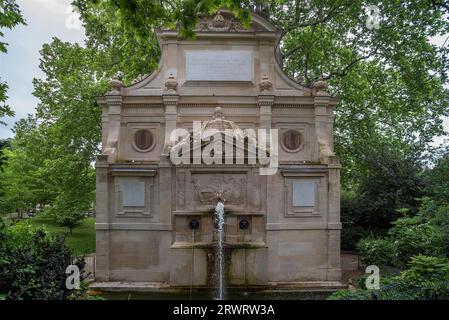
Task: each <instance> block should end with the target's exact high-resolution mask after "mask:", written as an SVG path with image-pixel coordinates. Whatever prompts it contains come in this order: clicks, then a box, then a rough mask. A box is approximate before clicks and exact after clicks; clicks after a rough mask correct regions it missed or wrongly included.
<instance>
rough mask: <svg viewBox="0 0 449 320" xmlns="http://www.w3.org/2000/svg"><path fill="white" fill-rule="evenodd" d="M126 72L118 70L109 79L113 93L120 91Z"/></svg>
mask: <svg viewBox="0 0 449 320" xmlns="http://www.w3.org/2000/svg"><path fill="white" fill-rule="evenodd" d="M124 76H125V74H124V73H123V72H122V71H117V73H116V74H115V75H114V77H112V79H111V80H109V85H110V86H111V89H112V92H113V93H120V89H121V88H122V87H123V81H122V80H123V77H124Z"/></svg>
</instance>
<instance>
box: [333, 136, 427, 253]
mask: <svg viewBox="0 0 449 320" xmlns="http://www.w3.org/2000/svg"><path fill="white" fill-rule="evenodd" d="M365 151H366V153H365V155H364V158H363V161H361V162H360V163H359V165H360V166H362V165H363V167H364V172H365V173H364V174H363V175H359V174H354V177H355V176H357V177H358V182H357V185H356V186H353V187H352V191H350V192H348V191H346V192H343V195H342V200H341V220H342V224H343V230H342V248H344V249H347V250H348V249H349V250H352V249H354V247H355V243H356V242H357V241H358V240H360V239H361V238H366V237H368V236H383V235H384V234H385V233H386V230H387V229H388V228H389V227H390V223H391V222H392V221H394V220H396V219H398V218H399V217H402V216H404V215H414V214H416V212H417V211H418V209H417V208H418V206H419V198H421V197H422V196H423V195H424V189H425V184H424V179H423V177H422V172H423V170H424V169H423V164H422V161H421V159H420V152H419V151H417V150H416V149H414V148H410V149H409V150H408V151H407V152H402V151H401V150H398V149H396V148H395V146H394V145H389V144H384V143H382V144H379V145H377V146H368V147H367V148H366V149H365Z"/></svg>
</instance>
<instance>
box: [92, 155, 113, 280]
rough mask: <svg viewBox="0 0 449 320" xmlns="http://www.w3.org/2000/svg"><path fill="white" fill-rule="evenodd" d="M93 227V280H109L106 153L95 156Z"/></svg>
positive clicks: (107, 165)
mask: <svg viewBox="0 0 449 320" xmlns="http://www.w3.org/2000/svg"><path fill="white" fill-rule="evenodd" d="M95 168H96V176H97V187H96V188H97V189H96V191H97V192H96V208H95V229H96V255H95V259H96V260H95V281H109V262H110V260H109V241H110V239H109V164H108V156H107V155H99V156H97V162H96V164H95Z"/></svg>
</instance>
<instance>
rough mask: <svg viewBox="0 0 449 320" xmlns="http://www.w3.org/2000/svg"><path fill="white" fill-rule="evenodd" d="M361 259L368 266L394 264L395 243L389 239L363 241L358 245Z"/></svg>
mask: <svg viewBox="0 0 449 320" xmlns="http://www.w3.org/2000/svg"><path fill="white" fill-rule="evenodd" d="M357 251H358V252H359V254H360V259H361V260H362V262H363V263H365V264H366V265H371V264H374V265H377V266H387V265H391V264H392V258H393V255H394V247H393V243H392V242H391V241H389V240H387V239H369V238H368V239H362V240H360V241H359V242H358V243H357Z"/></svg>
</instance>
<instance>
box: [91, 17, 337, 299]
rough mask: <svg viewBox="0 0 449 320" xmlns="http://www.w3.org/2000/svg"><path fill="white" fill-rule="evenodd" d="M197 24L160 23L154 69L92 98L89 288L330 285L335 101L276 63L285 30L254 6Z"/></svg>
mask: <svg viewBox="0 0 449 320" xmlns="http://www.w3.org/2000/svg"><path fill="white" fill-rule="evenodd" d="M196 32H197V36H196V39H195V41H185V40H182V39H180V38H179V37H178V34H177V32H176V31H174V30H166V29H160V30H157V37H158V40H159V44H160V46H161V51H162V56H161V62H160V66H159V68H158V70H156V71H154V72H153V73H152V74H150V75H147V76H141V77H139V78H138V79H136V81H134V83H133V84H132V85H131V86H128V87H126V86H124V85H123V83H122V82H121V81H119V80H117V79H115V80H114V81H111V86H112V89H111V91H110V92H108V93H107V94H106V95H105V96H103V97H100V98H98V104H99V105H100V107H101V108H102V128H103V129H102V130H103V131H102V142H103V153H102V155H100V156H98V158H97V162H96V170H97V193H96V195H97V201H96V205H97V212H96V219H97V221H96V234H97V252H96V265H95V279H96V282H95V283H94V284H93V287H95V288H100V289H108V288H109V289H114V290H130V289H134V290H173V289H176V290H197V289H204V290H209V291H211V292H212V291H214V290H215V288H218V289H217V290H218V293H217V295H216V297H217V298H223V297H224V296H223V295H224V292H225V290H224V289H225V288H224V287H225V284H226V288H227V290H228V291H229V290H232V289H233V288H250V289H254V290H256V289H264V290H265V289H275V290H279V289H282V288H287V289H289V290H290V289H292V288H293V289H295V288H296V289H298V290H299V289H300V290H308V289H310V290H312V289H314V290H316V289H323V290H324V289H326V290H327V289H335V288H339V287H340V286H341V285H340V282H339V281H340V279H341V270H340V229H341V224H340V204H339V203H340V181H339V179H340V177H339V174H340V163H339V160H338V157H337V156H336V155H335V154H334V152H333V109H334V107H335V106H336V104H337V99H336V98H334V97H331V96H329V95H328V94H327V93H326V91H325V89H326V84H325V82H323V81H319V82H317V84H316V85H315V86H312V87H304V86H302V85H301V84H298V83H296V82H295V81H294V80H292V79H290V78H288V77H287V76H286V75H285V74H284V73H283V72H282V70H281V68H280V67H279V64H278V61H279V59H280V57H279V55H278V52H279V50H278V43H279V40H280V37H281V30H278V29H276V27H275V26H274V25H273V24H272V23H271V22H270V21H267V20H266V19H264V18H262V17H260V16H258V15H257V14H254V15H253V18H252V23H251V26H250V27H249V28H248V29H244V28H243V27H242V25H241V24H240V23H239V22H238V20H236V19H235V17H234V16H233V15H232V14H231V13H230V12H229V11H227V10H222V11H220V12H219V13H218V14H217V15H215V16H211V17H203V18H202V19H201V21H200V23H199V24H198V26H197V28H196ZM196 129H199V130H200V132H201V133H200V134H199V133H198V131H197V130H196ZM258 129H264V130H267V131H266V132H270V137H275V138H273V139H271V140H269V141H268V143H267V144H263V143H261V139H260V136H258V131H257V130H258ZM175 130H176V131H175ZM269 130H271V131H269ZM230 131H232V132H233V134H234V135H233V136H232V137H231V138H230V136H229V132H230ZM206 132H209V133H206ZM251 132H253V133H254V134H251ZM274 132H276V135H271V133H274ZM216 137H223V138H224V139H223V141H224V142H223V143H222V142H220V148H222V150H227V151H232V153H230V154H229V153H226V152H225V155H224V156H223V157H221V156H218V154H219V153H218V150H219V148H218V144H217V143H218V142H217V141H220V140H216ZM276 148H277V149H276ZM204 154H209V156H211V157H212V158H213V159H214V161H212V162H211V161H209V160H210V159H208V158H207V157H206V158H205V157H203V155H204ZM262 155H264V157H268V159H269V161H268V164H267V162H265V163H262V161H261V159H262V158H263V157H261V156H262ZM179 159H181V160H182V161H178V160H179ZM274 159H275V160H276V161H274ZM274 164H275V165H274ZM272 165H273V166H272ZM266 166H272V168H271V169H273V170H271V171H270V172H268V173H267V171H264V170H265V169H266ZM220 247H221V249H220ZM217 248H218V249H220V250H218V251H217ZM217 279H218V280H217Z"/></svg>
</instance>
